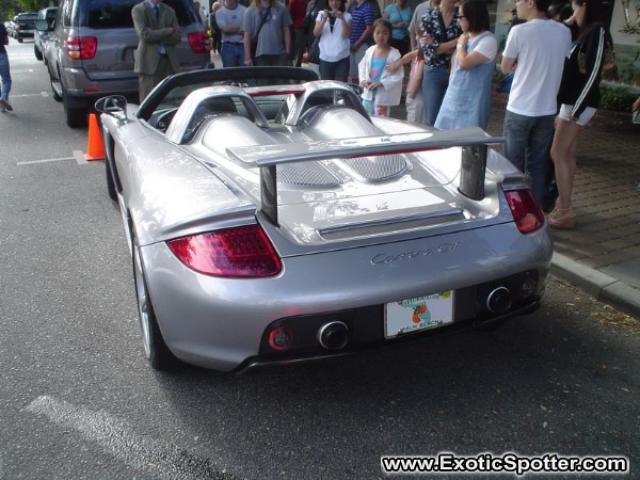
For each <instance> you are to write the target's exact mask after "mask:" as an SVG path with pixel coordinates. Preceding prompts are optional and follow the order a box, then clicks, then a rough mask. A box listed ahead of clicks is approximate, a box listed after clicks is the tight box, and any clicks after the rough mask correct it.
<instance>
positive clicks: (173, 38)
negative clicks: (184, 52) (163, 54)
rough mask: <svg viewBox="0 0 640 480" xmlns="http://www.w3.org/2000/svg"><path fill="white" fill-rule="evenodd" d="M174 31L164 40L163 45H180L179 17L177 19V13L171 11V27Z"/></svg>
mask: <svg viewBox="0 0 640 480" xmlns="http://www.w3.org/2000/svg"><path fill="white" fill-rule="evenodd" d="M170 28H171V29H172V30H173V31H172V32H171V34H170V35H169V36H168V37H167V38H166V39H165V40H163V43H166V44H167V45H177V44H179V43H180V31H179V30H178V17H176V13H175V11H173V9H171V27H170Z"/></svg>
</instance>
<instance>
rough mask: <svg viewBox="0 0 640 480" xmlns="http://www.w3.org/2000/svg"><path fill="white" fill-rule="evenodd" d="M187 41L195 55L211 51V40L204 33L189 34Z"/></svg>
mask: <svg viewBox="0 0 640 480" xmlns="http://www.w3.org/2000/svg"><path fill="white" fill-rule="evenodd" d="M187 41H188V42H189V46H190V47H191V50H192V51H193V53H207V52H208V51H209V38H208V37H207V34H206V33H204V32H192V33H189V34H188V35H187Z"/></svg>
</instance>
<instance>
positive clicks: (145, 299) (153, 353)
mask: <svg viewBox="0 0 640 480" xmlns="http://www.w3.org/2000/svg"><path fill="white" fill-rule="evenodd" d="M137 243H138V242H137V239H136V238H135V236H134V237H133V248H132V257H133V281H134V283H135V287H136V300H137V303H138V318H139V320H140V328H141V330H142V344H143V347H144V355H145V357H146V358H147V361H148V362H149V364H150V365H151V367H152V368H153V369H154V370H159V371H162V370H169V369H170V368H171V367H174V366H175V365H176V363H177V359H176V357H175V356H174V355H173V354H172V353H171V351H170V350H169V347H167V344H166V343H165V341H164V338H163V337H162V332H160V327H159V326H158V321H157V319H156V315H155V313H154V311H153V305H152V304H151V298H150V297H149V292H148V290H147V282H146V280H145V277H144V269H143V268H142V261H141V259H140V254H139V252H138V249H139V247H138V245H137Z"/></svg>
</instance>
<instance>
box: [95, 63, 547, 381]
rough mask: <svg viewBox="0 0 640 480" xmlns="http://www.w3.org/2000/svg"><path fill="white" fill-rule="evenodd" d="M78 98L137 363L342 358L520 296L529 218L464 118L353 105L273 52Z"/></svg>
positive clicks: (501, 307) (517, 185) (349, 97)
mask: <svg viewBox="0 0 640 480" xmlns="http://www.w3.org/2000/svg"><path fill="white" fill-rule="evenodd" d="M96 107H97V109H98V110H99V111H100V112H102V115H101V121H102V129H103V135H104V139H105V146H106V151H107V161H106V167H107V168H106V171H107V187H108V192H109V194H110V196H111V198H113V199H114V200H117V202H118V204H119V207H120V210H121V213H122V218H123V220H124V224H125V231H126V234H127V239H128V241H129V246H130V249H131V253H132V257H133V271H134V281H135V288H136V294H137V299H138V306H139V316H140V323H141V327H142V334H143V344H144V351H145V354H146V356H147V357H148V359H149V361H150V363H151V365H152V366H153V367H154V368H157V369H163V368H167V367H168V366H169V365H171V364H172V362H173V361H175V359H176V358H177V359H180V360H182V361H184V362H188V363H192V364H196V365H201V366H205V367H209V368H214V369H217V370H222V371H231V370H236V371H239V370H243V369H245V368H248V367H252V366H256V365H261V364H277V363H290V362H297V361H304V360H310V359H318V358H325V357H331V356H336V355H344V354H347V353H352V352H355V351H358V350H361V349H363V348H368V347H373V346H380V345H384V344H389V343H392V342H398V341H402V339H407V338H415V337H420V336H421V334H428V333H430V332H433V331H434V330H439V329H455V328H458V327H461V326H464V325H469V324H473V325H476V326H479V327H483V326H484V327H489V326H495V325H496V324H498V323H499V322H501V321H502V320H503V319H505V318H506V317H510V316H514V315H520V314H524V313H529V312H532V311H533V310H535V309H536V308H537V307H538V306H539V302H540V298H541V295H542V292H543V290H544V284H545V278H546V275H547V273H548V269H549V262H550V258H551V253H552V244H551V240H550V238H549V235H548V232H547V227H546V223H545V218H544V216H543V214H542V211H541V210H540V207H539V206H538V205H537V204H536V202H535V200H534V199H533V197H532V195H531V192H530V191H529V186H528V182H527V179H526V177H525V176H524V175H523V174H522V173H521V172H520V171H518V170H517V169H515V168H514V167H513V166H512V165H511V164H510V163H509V162H508V161H507V160H506V159H505V158H504V157H502V156H501V155H500V154H499V153H497V152H496V151H495V150H492V149H491V148H489V147H488V146H490V145H493V144H496V143H500V142H501V139H499V138H494V137H491V136H489V135H488V134H486V133H485V132H484V131H482V130H480V129H466V130H456V131H447V132H439V131H432V130H430V129H427V128H424V127H422V126H419V125H415V124H411V123H407V122H403V121H399V120H395V119H391V118H382V117H369V115H367V113H366V112H365V111H364V110H363V108H362V105H361V103H360V100H359V97H358V95H357V94H356V93H355V92H354V90H353V89H352V88H351V87H350V86H348V85H346V84H343V83H338V82H330V81H318V80H317V77H316V75H315V74H314V73H313V72H310V71H308V70H304V69H294V68H287V67H278V68H267V67H264V68H260V67H253V68H236V69H220V70H206V71H198V72H191V73H183V74H178V75H174V76H172V77H170V78H168V79H166V80H165V81H164V82H162V83H161V84H160V85H158V86H157V87H156V89H155V90H154V91H153V92H152V94H151V95H149V97H147V99H146V100H145V101H144V102H143V103H142V104H141V105H140V106H137V105H127V104H126V101H125V100H124V98H122V97H105V98H103V99H101V100H100V101H99V102H98V104H97V105H96Z"/></svg>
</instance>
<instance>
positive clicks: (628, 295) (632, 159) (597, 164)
mask: <svg viewBox="0 0 640 480" xmlns="http://www.w3.org/2000/svg"><path fill="white" fill-rule="evenodd" d="M505 102H506V98H504V97H502V96H496V97H494V102H493V105H494V106H493V111H492V114H491V122H490V126H489V131H490V133H492V134H498V135H500V134H502V121H503V118H504V111H505ZM629 107H631V106H629ZM577 157H578V166H577V173H576V180H575V187H574V190H575V192H574V197H573V198H574V205H575V207H576V211H577V215H578V218H577V220H578V225H577V228H576V229H575V230H565V231H562V230H551V234H552V237H553V240H554V248H555V253H554V256H553V267H552V271H553V273H555V274H556V275H558V276H560V277H562V278H565V279H566V280H568V281H570V282H572V283H574V284H576V285H577V286H579V287H581V288H582V289H584V290H586V291H587V292H588V293H590V294H592V295H594V296H595V297H596V298H598V299H601V300H603V301H606V302H608V303H612V304H615V305H616V306H617V307H620V308H621V309H623V310H626V311H627V312H628V313H630V314H632V315H634V316H636V317H639V318H640V191H637V190H636V187H637V186H638V184H639V183H640V125H632V124H631V118H630V115H628V116H625V115H620V114H617V115H616V114H614V113H611V112H598V114H597V115H596V117H595V118H594V120H593V122H592V124H591V125H589V126H588V127H587V128H586V129H585V131H584V132H582V133H581V136H580V137H579V139H578V152H577Z"/></svg>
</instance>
